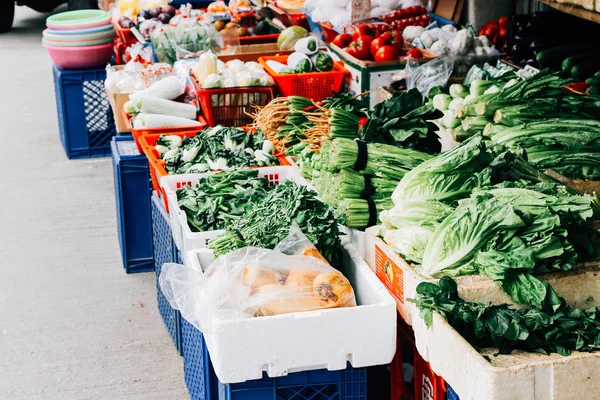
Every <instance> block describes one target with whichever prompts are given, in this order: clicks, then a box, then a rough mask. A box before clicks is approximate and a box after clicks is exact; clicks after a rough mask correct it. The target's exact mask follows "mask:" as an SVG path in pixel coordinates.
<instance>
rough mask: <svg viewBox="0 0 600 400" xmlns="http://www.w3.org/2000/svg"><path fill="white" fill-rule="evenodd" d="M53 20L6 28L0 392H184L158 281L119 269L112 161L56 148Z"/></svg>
mask: <svg viewBox="0 0 600 400" xmlns="http://www.w3.org/2000/svg"><path fill="white" fill-rule="evenodd" d="M45 17H46V16H45V15H42V14H38V13H35V12H32V11H31V10H29V9H26V8H24V7H17V14H16V16H15V29H14V31H13V32H11V33H9V34H4V35H0V57H1V60H0V62H2V67H0V88H1V89H0V90H2V95H0V104H1V107H0V121H1V124H0V143H2V146H1V148H2V151H1V157H2V161H1V162H0V165H1V168H2V172H1V177H2V178H1V180H0V181H1V182H2V186H3V190H2V194H1V195H0V210H1V215H2V217H1V222H0V399H10V400H22V399H36V400H37V399H43V400H54V399H69V400H75V399H76V400H80V399H81V400H83V399H115V400H116V399H128V400H138V399H139V400H142V399H143V400H152V399H161V400H178V399H186V398H187V397H188V396H187V391H186V390H185V385H184V382H183V372H182V359H181V358H180V357H179V355H178V354H177V352H176V351H175V349H174V347H173V346H172V344H171V342H170V339H169V337H168V335H167V333H166V331H165V329H164V327H163V325H162V322H161V320H160V316H159V314H158V311H157V308H156V293H155V286H154V277H153V275H152V274H149V273H147V274H141V275H139V274H138V275H131V276H128V275H126V274H125V272H124V270H123V268H122V266H121V260H120V253H119V249H118V243H117V231H116V225H115V224H116V222H115V208H114V194H113V182H112V181H113V178H112V167H111V162H110V159H109V158H104V159H95V160H94V159H92V160H76V161H69V160H68V159H67V158H66V156H65V154H64V151H63V149H62V147H61V145H60V141H59V138H58V127H57V119H56V108H55V102H54V87H53V81H52V70H51V62H50V58H49V57H48V55H47V53H46V51H45V49H44V48H43V47H42V45H41V42H40V40H41V32H42V30H43V29H44V21H45ZM138 302H141V304H143V307H139V304H138ZM136 304H137V306H136Z"/></svg>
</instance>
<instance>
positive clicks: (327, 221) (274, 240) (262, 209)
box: [209, 181, 340, 265]
mask: <svg viewBox="0 0 600 400" xmlns="http://www.w3.org/2000/svg"><path fill="white" fill-rule="evenodd" d="M293 223H297V224H298V226H299V227H300V229H301V230H302V232H303V233H304V234H305V235H306V237H307V238H308V239H309V240H310V241H311V242H312V243H313V244H314V245H315V247H316V248H317V249H318V250H319V251H320V252H321V254H323V256H324V257H325V258H327V259H328V260H329V261H330V262H331V263H332V264H333V265H335V263H336V256H337V254H338V250H339V247H340V238H339V235H340V232H339V230H338V226H337V224H338V221H337V220H336V218H335V216H334V212H333V209H332V208H330V207H329V206H328V205H326V204H325V203H323V202H321V201H320V200H318V199H317V196H316V193H315V192H313V191H311V190H310V189H308V188H307V187H306V186H302V185H298V184H296V183H294V182H292V181H286V182H285V183H282V184H280V185H275V186H274V187H273V188H272V189H271V190H269V192H268V193H267V195H266V196H264V197H263V198H262V199H255V200H253V201H251V202H249V205H248V211H246V212H245V213H244V214H243V215H242V216H241V217H240V218H239V219H236V220H235V221H234V222H233V223H232V224H230V226H228V227H227V232H226V233H224V234H223V235H221V236H219V237H217V238H215V239H214V240H212V241H211V242H210V244H209V248H211V249H212V250H214V252H215V256H219V255H222V254H226V253H228V252H230V251H233V250H236V249H238V248H241V247H244V246H256V247H262V248H266V249H273V248H275V246H277V244H278V243H279V242H280V241H281V240H282V239H283V238H285V237H286V236H287V235H288V233H289V230H290V227H291V226H292V224H293Z"/></svg>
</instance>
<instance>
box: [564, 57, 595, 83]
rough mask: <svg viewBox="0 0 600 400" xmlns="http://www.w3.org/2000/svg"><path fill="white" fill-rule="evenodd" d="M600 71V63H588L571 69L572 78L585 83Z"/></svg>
mask: <svg viewBox="0 0 600 400" xmlns="http://www.w3.org/2000/svg"><path fill="white" fill-rule="evenodd" d="M599 69H600V61H588V62H584V63H581V64H578V65H576V66H574V67H573V68H571V77H573V78H575V79H578V80H581V81H584V80H586V79H587V78H589V77H591V76H593V75H594V74H595V73H596V71H598V70H599Z"/></svg>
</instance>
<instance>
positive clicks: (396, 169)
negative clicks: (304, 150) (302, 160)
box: [320, 138, 433, 182]
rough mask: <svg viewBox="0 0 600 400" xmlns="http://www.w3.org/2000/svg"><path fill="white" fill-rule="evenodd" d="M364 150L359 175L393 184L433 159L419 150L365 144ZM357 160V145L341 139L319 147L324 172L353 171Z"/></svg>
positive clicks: (381, 144)
mask: <svg viewBox="0 0 600 400" xmlns="http://www.w3.org/2000/svg"><path fill="white" fill-rule="evenodd" d="M366 148H367V155H366V165H365V168H364V169H363V170H361V173H363V174H368V175H373V176H377V177H381V178H388V179H390V180H392V181H396V182H397V181H398V180H400V179H402V177H403V176H404V175H405V174H406V173H407V172H408V171H410V170H411V169H413V168H414V167H416V166H417V165H419V164H421V163H422V162H423V161H426V160H429V159H430V158H432V157H433V156H431V155H429V154H427V153H423V152H421V151H418V150H411V149H404V148H401V147H396V146H391V145H388V144H383V143H367V144H366ZM358 158H359V146H358V144H357V142H356V141H354V140H350V139H344V138H339V139H335V140H328V141H325V143H323V145H322V147H321V158H320V166H321V169H324V170H326V171H339V170H342V169H355V166H356V165H357V160H358ZM358 163H360V161H359V162H358Z"/></svg>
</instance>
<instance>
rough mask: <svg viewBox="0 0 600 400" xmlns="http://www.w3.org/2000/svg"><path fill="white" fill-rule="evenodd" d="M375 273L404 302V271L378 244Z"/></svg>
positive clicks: (376, 247)
mask: <svg viewBox="0 0 600 400" xmlns="http://www.w3.org/2000/svg"><path fill="white" fill-rule="evenodd" d="M375 273H376V274H377V277H378V278H379V280H380V281H381V282H383V284H384V285H385V287H386V288H387V289H388V291H389V292H390V293H391V294H392V296H394V297H395V298H396V300H398V301H399V302H400V303H402V304H404V272H403V271H402V269H400V267H398V265H397V264H396V263H395V262H394V261H392V260H391V259H390V258H389V257H388V255H387V254H385V252H384V251H383V250H382V249H381V248H380V247H379V246H378V245H375Z"/></svg>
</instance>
